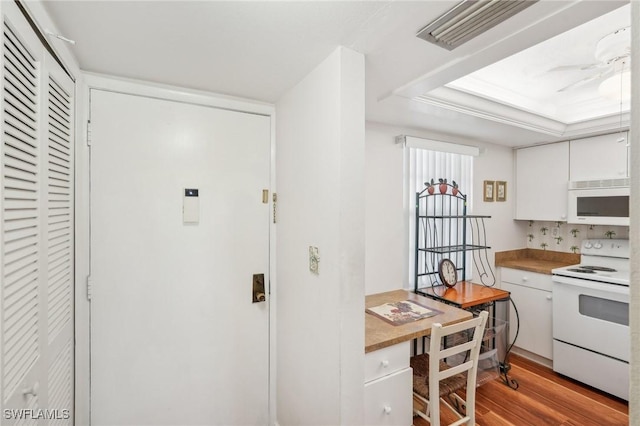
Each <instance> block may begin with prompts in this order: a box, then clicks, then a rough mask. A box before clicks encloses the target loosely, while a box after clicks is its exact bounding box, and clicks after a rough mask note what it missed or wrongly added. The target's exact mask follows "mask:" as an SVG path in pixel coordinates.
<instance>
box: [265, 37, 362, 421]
mask: <svg viewBox="0 0 640 426" xmlns="http://www.w3.org/2000/svg"><path fill="white" fill-rule="evenodd" d="M276 123H277V125H276V138H277V150H276V167H277V182H278V224H277V233H278V236H277V253H278V258H277V276H278V282H277V296H276V297H277V305H278V318H277V330H278V335H277V347H278V355H277V380H276V381H277V416H278V422H279V423H280V424H281V425H302V424H318V425H328V424H332V425H338V424H362V415H363V389H364V372H363V365H362V364H363V361H364V58H363V56H362V55H360V54H358V53H355V52H353V51H351V50H349V49H346V48H338V49H337V50H336V51H334V52H333V53H332V54H331V55H330V56H329V57H328V58H327V59H326V60H325V61H324V62H322V63H321V64H320V65H318V67H317V68H316V69H314V70H313V71H312V72H311V73H310V74H309V75H308V76H307V77H305V79H304V80H303V81H301V82H300V83H299V84H298V85H296V86H295V87H294V88H292V89H291V90H289V91H288V92H287V93H286V94H285V96H283V98H282V99H281V100H280V101H279V102H278V103H277V104H276ZM309 246H315V247H318V248H319V255H320V267H319V274H318V275H315V274H313V273H311V272H310V271H309V266H308V265H309V261H308V257H309V255H308V247H309Z"/></svg>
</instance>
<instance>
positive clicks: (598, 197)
mask: <svg viewBox="0 0 640 426" xmlns="http://www.w3.org/2000/svg"><path fill="white" fill-rule="evenodd" d="M567 222H568V223H584V224H587V225H620V226H629V179H604V180H589V181H575V182H569V214H568V217H567Z"/></svg>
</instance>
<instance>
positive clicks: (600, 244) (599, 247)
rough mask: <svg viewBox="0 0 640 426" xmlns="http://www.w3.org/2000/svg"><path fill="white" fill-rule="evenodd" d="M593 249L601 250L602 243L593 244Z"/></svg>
mask: <svg viewBox="0 0 640 426" xmlns="http://www.w3.org/2000/svg"><path fill="white" fill-rule="evenodd" d="M593 248H595V249H601V248H602V243H599V242H598V243H595V244H594V245H593Z"/></svg>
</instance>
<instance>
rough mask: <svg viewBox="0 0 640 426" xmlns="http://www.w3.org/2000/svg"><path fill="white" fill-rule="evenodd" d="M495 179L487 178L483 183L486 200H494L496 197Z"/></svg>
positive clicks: (483, 193) (483, 194)
mask: <svg viewBox="0 0 640 426" xmlns="http://www.w3.org/2000/svg"><path fill="white" fill-rule="evenodd" d="M494 183H495V182H494V181H492V180H485V181H484V183H483V185H482V196H483V199H484V201H493V199H494Z"/></svg>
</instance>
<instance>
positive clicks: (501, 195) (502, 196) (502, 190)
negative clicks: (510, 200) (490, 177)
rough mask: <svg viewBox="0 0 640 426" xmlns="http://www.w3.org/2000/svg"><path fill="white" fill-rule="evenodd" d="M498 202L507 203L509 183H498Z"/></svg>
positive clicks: (499, 181)
mask: <svg viewBox="0 0 640 426" xmlns="http://www.w3.org/2000/svg"><path fill="white" fill-rule="evenodd" d="M496 201H507V182H505V181H502V180H498V181H496Z"/></svg>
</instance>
